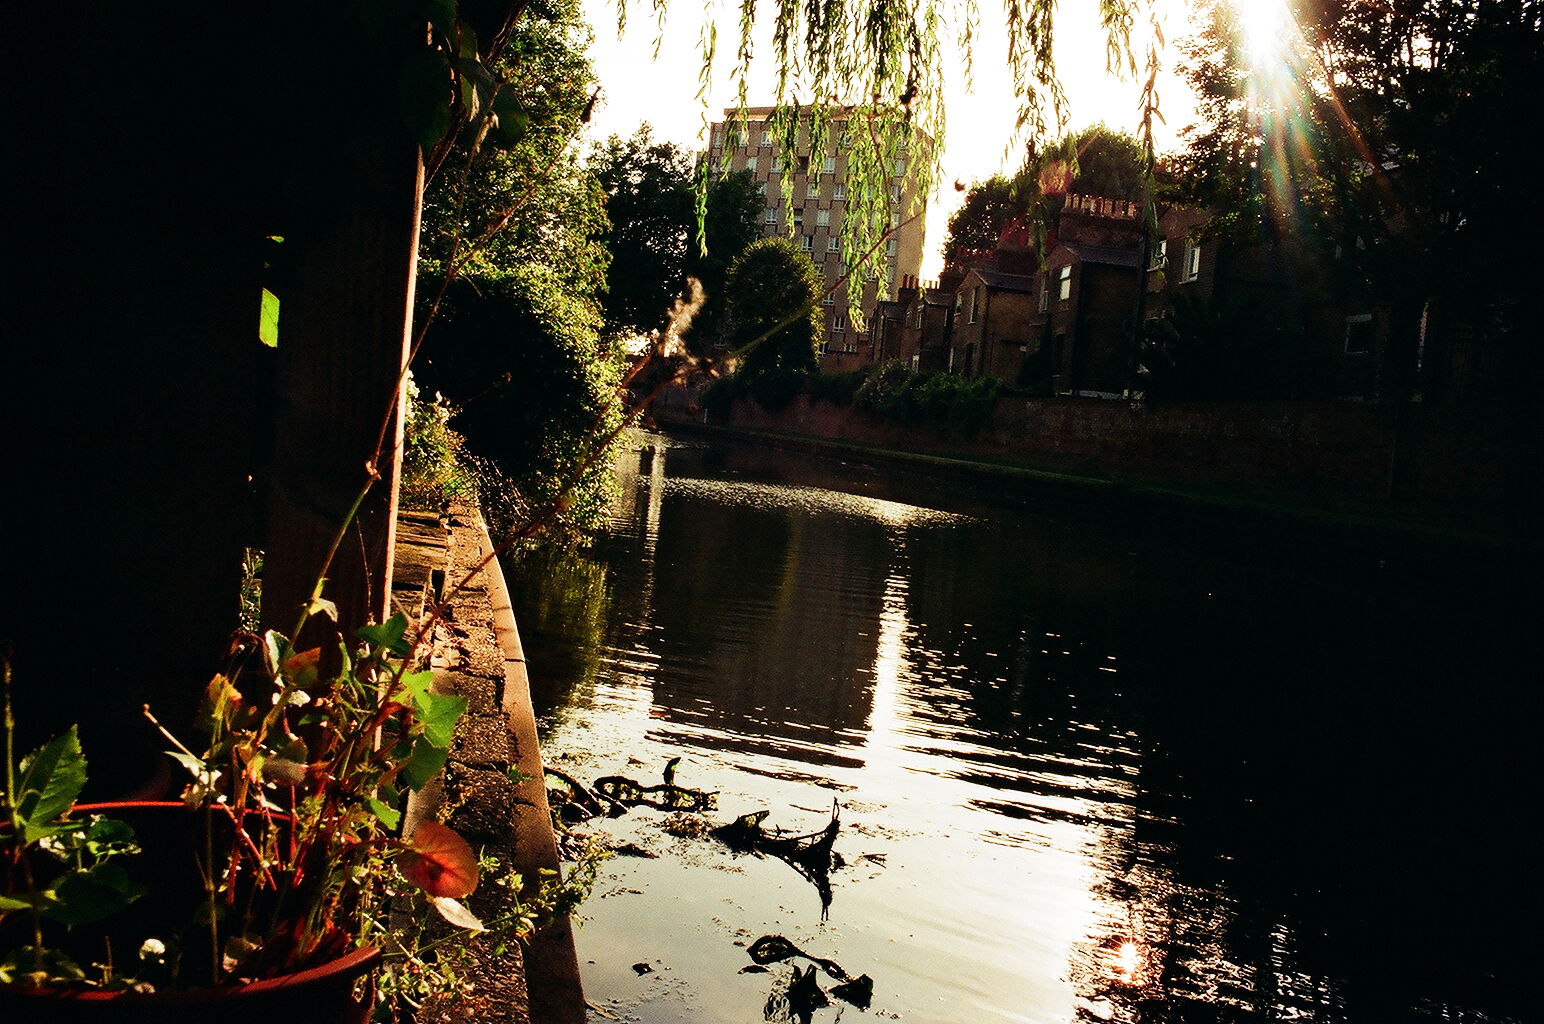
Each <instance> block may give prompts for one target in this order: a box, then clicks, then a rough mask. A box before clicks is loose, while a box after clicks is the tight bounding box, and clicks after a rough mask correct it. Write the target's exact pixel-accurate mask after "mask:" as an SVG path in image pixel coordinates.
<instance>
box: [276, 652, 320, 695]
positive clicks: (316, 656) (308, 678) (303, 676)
mask: <svg viewBox="0 0 1544 1024" xmlns="http://www.w3.org/2000/svg"><path fill="white" fill-rule="evenodd" d="M321 662H322V649H321V648H320V647H313V648H311V649H310V650H309V651H301V652H299V653H298V654H291V655H290V656H289V657H288V658H285V659H284V662H283V664H281V665H280V666H279V668H280V671H282V672H283V674H284V678H285V679H286V680H287V681H288V682H290V683H293V684H294V685H295V686H297V687H299V688H300V689H301V690H310V689H312V688H314V687H315V686H316V675H317V667H318V666H319V665H320V664H321Z"/></svg>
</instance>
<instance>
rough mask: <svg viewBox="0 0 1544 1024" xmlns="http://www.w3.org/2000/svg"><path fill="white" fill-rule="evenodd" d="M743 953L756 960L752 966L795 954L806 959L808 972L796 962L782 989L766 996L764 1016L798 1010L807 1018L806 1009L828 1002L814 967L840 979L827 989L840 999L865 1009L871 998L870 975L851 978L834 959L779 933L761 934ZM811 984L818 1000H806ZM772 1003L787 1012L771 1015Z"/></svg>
mask: <svg viewBox="0 0 1544 1024" xmlns="http://www.w3.org/2000/svg"><path fill="white" fill-rule="evenodd" d="M746 953H748V954H750V958H751V959H752V960H754V961H755V962H756V963H755V968H754V969H759V970H766V967H765V965H766V964H773V963H781V962H783V961H784V960H791V959H793V958H794V957H796V956H799V957H803V958H804V959H806V960H808V961H809V962H810V969H809V972H808V973H801V971H800V969H799V968H798V967H797V966H795V967H794V972H793V979H792V981H791V983H790V985H789V987H788V989H787V991H786V992H782V993H779V992H775V991H774V992H773V993H772V995H771V997H769V998H768V999H767V1013H768V1015H767V1019H768V1020H774V1019H778V1020H792V1019H794V1018H795V1017H797V1016H799V1014H801V1013H802V1014H804V1015H805V1016H803V1017H802V1018H801V1019H803V1020H806V1021H807V1020H808V1019H809V1017H808V1014H809V1013H812V1012H813V1011H814V1010H815V1009H818V1008H819V1007H822V1006H827V1005H829V1003H828V1002H827V1001H826V998H825V996H826V993H824V992H820V986H819V985H818V984H817V983H816V981H815V970H816V968H819V969H820V970H822V971H825V972H826V974H828V975H830V976H831V978H832V979H833V980H835V981H838V982H841V984H839V985H837V986H836V987H834V988H832V989H831V992H830V994H831V995H833V996H836V998H838V999H840V1000H842V1001H843V1002H846V1003H851V1004H852V1005H853V1006H856V1007H857V1008H858V1009H860V1010H867V1009H868V1008H869V1004H871V1003H872V1002H873V1001H874V979H873V978H870V977H869V976H868V975H867V974H863V975H859V976H858V977H856V978H854V977H853V976H852V975H850V974H848V973H847V971H846V970H845V969H844V968H843V967H842V965H841V964H839V963H837V962H836V961H835V960H827V959H826V958H825V957H819V956H811V955H810V954H809V953H806V952H805V951H804V950H802V949H800V948H799V947H798V946H795V945H794V944H793V943H792V942H789V941H788V940H787V939H785V938H783V936H781V935H763V936H762V937H761V938H759V939H757V940H756V941H755V942H753V943H751V945H750V948H749V949H747V950H746ZM751 970H753V968H751V967H743V968H741V969H740V973H741V974H746V973H749V972H750V971H751ZM811 988H813V989H814V990H815V991H816V992H819V993H820V1001H819V1002H810V999H811V996H810V994H809V990H810V989H811ZM774 1007H775V1008H777V1009H779V1010H780V1011H781V1010H785V1009H786V1011H787V1013H788V1014H789V1016H785V1017H780V1018H774V1017H773V1016H772V1011H773V1009H774Z"/></svg>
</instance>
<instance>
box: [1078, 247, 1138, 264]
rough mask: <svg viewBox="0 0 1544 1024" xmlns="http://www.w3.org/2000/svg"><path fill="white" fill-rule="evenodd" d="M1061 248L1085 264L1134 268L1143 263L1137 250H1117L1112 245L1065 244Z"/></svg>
mask: <svg viewBox="0 0 1544 1024" xmlns="http://www.w3.org/2000/svg"><path fill="white" fill-rule="evenodd" d="M1061 247H1062V248H1064V249H1066V250H1067V251H1068V252H1070V253H1072V255H1074V256H1076V257H1077V258H1078V259H1080V260H1082V261H1083V262H1084V263H1106V264H1109V265H1110V266H1112V267H1134V266H1136V265H1137V264H1138V263H1140V262H1141V256H1139V255H1138V254H1137V252H1136V250H1135V249H1117V248H1115V247H1114V246H1110V245H1084V244H1083V243H1082V242H1063V243H1062V244H1061Z"/></svg>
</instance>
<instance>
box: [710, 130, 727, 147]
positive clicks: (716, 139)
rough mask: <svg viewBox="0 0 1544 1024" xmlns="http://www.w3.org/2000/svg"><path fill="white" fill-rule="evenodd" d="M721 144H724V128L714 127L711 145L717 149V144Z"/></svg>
mask: <svg viewBox="0 0 1544 1024" xmlns="http://www.w3.org/2000/svg"><path fill="white" fill-rule="evenodd" d="M723 144H724V130H723V129H722V128H715V129H713V147H714V148H715V149H717V148H718V147H719V146H722V145H723Z"/></svg>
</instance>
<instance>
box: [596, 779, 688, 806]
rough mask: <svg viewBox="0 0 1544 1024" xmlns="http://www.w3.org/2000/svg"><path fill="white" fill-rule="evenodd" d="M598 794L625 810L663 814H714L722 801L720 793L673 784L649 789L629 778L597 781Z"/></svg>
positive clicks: (667, 783)
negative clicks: (644, 808) (641, 809)
mask: <svg viewBox="0 0 1544 1024" xmlns="http://www.w3.org/2000/svg"><path fill="white" fill-rule="evenodd" d="M594 790H595V792H596V793H598V794H600V795H601V796H603V797H605V798H606V799H608V800H610V801H611V802H612V803H614V804H620V805H622V806H624V807H637V806H639V805H643V806H647V807H656V808H658V809H659V810H662V811H698V812H700V811H707V810H712V808H713V805H714V803H715V802H716V801H717V797H718V794H717V793H708V792H705V791H703V790H700V789H687V788H686V787H685V786H677V785H676V784H675V783H673V782H665V783H661V784H660V785H658V786H645V785H643V784H641V783H639V782H638V781H637V780H636V779H629V778H628V777H627V776H625V775H607V776H606V777H605V778H603V779H596V780H595V786H594Z"/></svg>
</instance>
